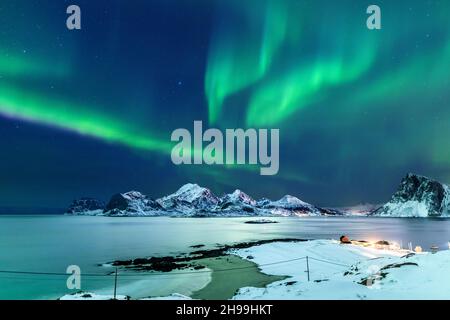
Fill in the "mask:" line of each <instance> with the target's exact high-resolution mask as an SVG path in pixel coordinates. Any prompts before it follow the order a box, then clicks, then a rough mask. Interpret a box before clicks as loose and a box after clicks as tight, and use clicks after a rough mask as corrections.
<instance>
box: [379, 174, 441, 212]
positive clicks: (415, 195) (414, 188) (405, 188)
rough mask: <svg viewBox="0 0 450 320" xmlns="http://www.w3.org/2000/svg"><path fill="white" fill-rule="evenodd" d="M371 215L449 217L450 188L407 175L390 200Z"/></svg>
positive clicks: (429, 180) (433, 181) (414, 175)
mask: <svg viewBox="0 0 450 320" xmlns="http://www.w3.org/2000/svg"><path fill="white" fill-rule="evenodd" d="M372 214H373V215H376V216H388V217H449V216H450V188H449V187H448V186H447V185H445V184H442V183H440V182H438V181H435V180H432V179H430V178H427V177H423V176H419V175H416V174H412V173H410V174H408V175H407V176H406V177H405V178H403V180H402V181H401V183H400V186H399V187H398V189H397V191H396V192H395V194H394V195H393V196H392V198H391V200H390V201H389V202H388V203H386V204H385V205H384V206H383V207H381V208H379V209H377V210H375V211H374V212H373V213H372Z"/></svg>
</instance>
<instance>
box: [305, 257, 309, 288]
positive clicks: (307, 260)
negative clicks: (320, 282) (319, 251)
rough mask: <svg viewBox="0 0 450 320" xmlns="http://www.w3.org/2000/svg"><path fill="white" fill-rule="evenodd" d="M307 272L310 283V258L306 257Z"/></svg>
mask: <svg viewBox="0 0 450 320" xmlns="http://www.w3.org/2000/svg"><path fill="white" fill-rule="evenodd" d="M306 272H307V273H308V282H309V258H308V256H306Z"/></svg>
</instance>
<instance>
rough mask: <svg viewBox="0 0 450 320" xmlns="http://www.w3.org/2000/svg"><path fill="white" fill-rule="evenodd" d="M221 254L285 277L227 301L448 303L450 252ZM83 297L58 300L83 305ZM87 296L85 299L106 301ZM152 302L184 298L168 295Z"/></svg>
mask: <svg viewBox="0 0 450 320" xmlns="http://www.w3.org/2000/svg"><path fill="white" fill-rule="evenodd" d="M227 254H231V255H235V256H238V257H240V258H242V259H245V260H248V261H251V262H253V263H255V264H256V265H257V266H258V269H260V271H261V272H262V273H264V274H267V275H273V276H287V278H286V279H284V280H280V281H275V282H272V283H270V284H269V285H267V286H265V287H264V288H255V287H242V288H240V289H239V290H238V291H237V292H236V294H235V295H234V297H232V299H236V300H239V299H248V300H264V299H272V300H278V299H319V300H336V299H350V300H355V299H356V300H360V299H389V300H402V299H420V300H421V299H449V298H450V290H449V288H450V274H448V272H445V271H446V270H448V269H449V267H450V250H445V251H439V252H437V253H435V254H432V253H417V254H416V253H413V252H411V251H408V250H404V249H400V248H397V247H393V246H385V247H379V246H374V245H369V244H368V243H366V244H364V243H357V244H341V243H339V242H338V241H334V240H311V241H306V242H271V243H265V244H261V245H255V246H252V247H249V248H243V249H233V250H230V251H228V252H227ZM306 257H308V259H306ZM308 270H309V278H310V279H309V281H308V272H307V271H308ZM83 294H86V293H83ZM83 294H78V295H66V296H64V297H62V299H83V298H82V295H83ZM88 294H89V293H88ZM89 295H90V297H89V298H91V299H92V298H93V299H110V298H112V297H110V296H98V295H95V294H89ZM121 298H124V297H121ZM153 299H190V298H189V297H187V296H183V295H179V294H177V293H176V292H174V293H173V294H172V295H169V296H167V297H158V298H153Z"/></svg>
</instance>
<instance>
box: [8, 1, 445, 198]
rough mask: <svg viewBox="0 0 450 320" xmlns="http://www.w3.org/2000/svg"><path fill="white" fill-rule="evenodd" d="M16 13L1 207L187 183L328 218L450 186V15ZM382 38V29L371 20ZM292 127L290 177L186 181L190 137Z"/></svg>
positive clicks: (387, 10)
mask: <svg viewBox="0 0 450 320" xmlns="http://www.w3.org/2000/svg"><path fill="white" fill-rule="evenodd" d="M74 3H76V4H78V5H79V6H80V7H81V10H82V17H83V18H82V29H81V30H79V31H69V30H67V28H66V27H65V19H66V17H67V15H66V8H67V6H68V5H70V4H73V3H71V2H70V3H69V2H68V1H51V0H44V1H35V0H33V1H29V0H28V1H26V0H19V1H12V0H4V1H2V2H1V3H0V25H1V26H2V27H1V29H0V137H1V138H0V147H1V150H2V157H1V160H0V164H1V166H0V207H1V206H42V207H61V206H65V205H66V204H67V203H68V202H69V201H70V200H72V199H73V198H77V197H81V196H92V197H98V198H101V199H103V200H107V197H109V195H111V194H112V193H116V192H125V191H128V190H132V189H137V190H140V191H142V192H144V193H147V194H149V195H151V196H154V197H158V196H161V195H163V194H167V193H169V192H172V191H174V190H175V189H177V188H178V187H179V186H180V185H181V184H184V183H186V182H196V183H199V184H202V185H205V186H208V187H210V188H211V189H213V191H214V192H215V193H217V194H220V193H221V192H230V191H232V190H234V189H235V188H240V189H242V190H244V191H246V192H248V193H249V194H251V195H253V196H254V197H262V196H265V197H270V198H277V197H280V196H282V195H284V194H286V193H289V194H293V195H295V196H298V197H299V198H301V199H303V200H305V201H308V202H311V203H314V204H317V205H322V206H331V205H336V206H341V205H351V204H356V203H361V202H372V203H379V202H384V201H386V200H387V198H388V197H389V196H390V194H391V193H392V191H393V190H394V189H395V188H396V185H397V183H398V181H399V179H400V177H402V176H404V175H405V174H406V173H407V172H410V171H412V172H416V173H419V174H423V175H428V176H431V177H434V178H436V179H438V180H441V181H443V182H447V183H448V182H450V149H449V148H448V147H447V141H448V137H450V105H449V101H450V90H449V89H450V76H449V75H448V71H449V70H450V17H449V16H448V12H450V2H448V1H439V0H410V1H406V0H402V1H372V2H364V1H351V0H342V1H324V0H317V1H308V0H245V1H242V0H241V1H238V0H190V1H181V0H151V1H143V0H137V1H132V2H130V1H124V0H112V1H103V0H101V1H100V0H99V1H86V0H80V1H78V0H77V1H74ZM370 4H377V5H379V6H380V7H381V10H382V29H381V30H368V29H367V28H366V19H367V17H368V16H367V14H366V8H367V6H368V5H370ZM194 120H201V121H203V123H204V125H206V124H208V125H209V126H210V127H216V128H220V129H226V128H279V129H280V170H279V173H278V175H276V176H273V177H261V176H259V175H258V173H257V170H255V168H253V167H251V166H232V167H230V166H225V167H221V166H184V167H177V166H174V165H173V164H172V163H171V161H170V150H171V147H172V146H173V143H171V141H170V135H171V133H172V131H173V130H175V129H177V128H192V124H193V122H194Z"/></svg>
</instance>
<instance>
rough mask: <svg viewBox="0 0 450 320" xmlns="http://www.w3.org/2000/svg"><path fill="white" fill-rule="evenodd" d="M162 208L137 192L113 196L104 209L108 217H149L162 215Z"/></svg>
mask: <svg viewBox="0 0 450 320" xmlns="http://www.w3.org/2000/svg"><path fill="white" fill-rule="evenodd" d="M163 211H164V210H163V208H162V207H161V206H160V205H159V204H158V203H157V202H156V201H153V200H152V199H150V198H148V197H147V196H146V195H143V194H142V193H140V192H138V191H130V192H126V193H119V194H115V195H113V196H112V197H111V200H109V202H108V204H107V205H106V207H105V210H104V214H105V215H108V216H151V215H162V214H163Z"/></svg>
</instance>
